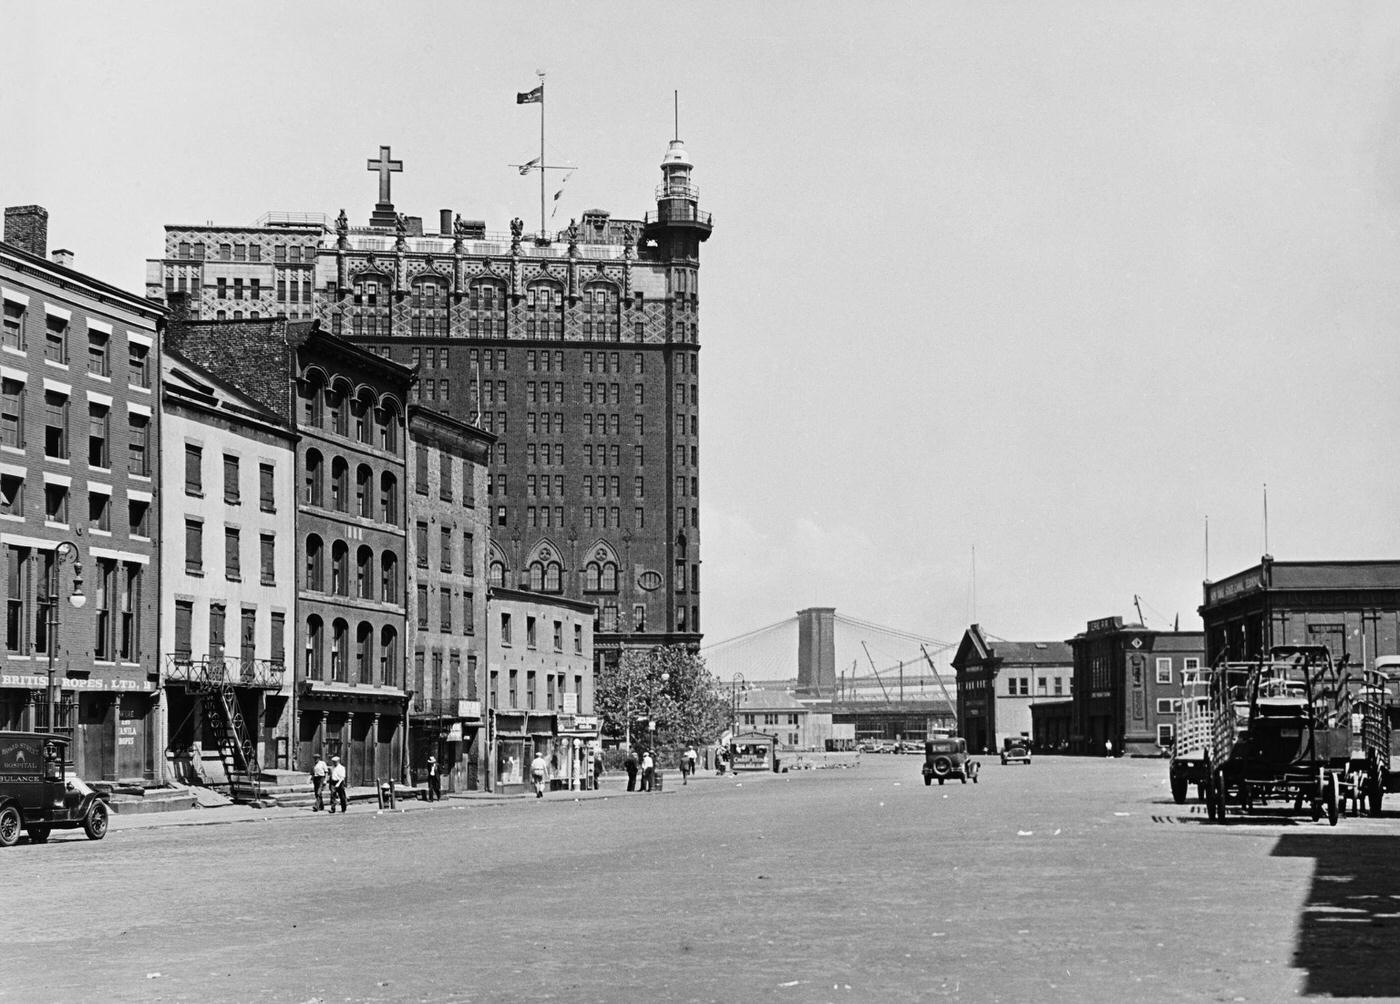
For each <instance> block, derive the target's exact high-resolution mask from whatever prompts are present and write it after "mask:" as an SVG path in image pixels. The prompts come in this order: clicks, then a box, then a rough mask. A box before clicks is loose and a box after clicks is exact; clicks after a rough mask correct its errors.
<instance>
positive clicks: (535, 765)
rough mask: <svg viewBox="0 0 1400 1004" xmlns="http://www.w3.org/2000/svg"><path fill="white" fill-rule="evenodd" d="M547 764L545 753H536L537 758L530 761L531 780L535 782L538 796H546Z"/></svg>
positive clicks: (536, 795)
mask: <svg viewBox="0 0 1400 1004" xmlns="http://www.w3.org/2000/svg"><path fill="white" fill-rule="evenodd" d="M546 766H547V764H546V763H545V762H544V754H543V753H536V754H535V759H533V760H531V761H530V780H532V781H534V782H535V797H536V798H544V769H545V767H546Z"/></svg>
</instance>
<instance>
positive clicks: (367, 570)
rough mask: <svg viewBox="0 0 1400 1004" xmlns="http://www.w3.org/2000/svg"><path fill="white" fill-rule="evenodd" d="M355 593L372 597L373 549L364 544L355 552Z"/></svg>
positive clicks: (366, 598) (369, 598)
mask: <svg viewBox="0 0 1400 1004" xmlns="http://www.w3.org/2000/svg"><path fill="white" fill-rule="evenodd" d="M355 595H356V596H358V597H359V598H360V599H362V600H372V599H374V551H373V550H371V549H370V548H369V547H365V546H361V547H360V549H359V550H358V551H356V552H355Z"/></svg>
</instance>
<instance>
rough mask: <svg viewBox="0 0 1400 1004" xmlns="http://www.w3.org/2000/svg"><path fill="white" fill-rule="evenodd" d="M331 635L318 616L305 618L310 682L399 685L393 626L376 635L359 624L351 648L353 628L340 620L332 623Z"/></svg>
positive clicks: (366, 624) (396, 635) (369, 626)
mask: <svg viewBox="0 0 1400 1004" xmlns="http://www.w3.org/2000/svg"><path fill="white" fill-rule="evenodd" d="M329 635H330V637H329V638H327V630H326V624H325V621H324V620H323V619H322V618H321V617H320V615H319V614H312V615H311V616H309V617H307V618H306V676H307V679H310V680H326V679H329V680H330V681H331V682H333V683H362V684H369V685H379V686H384V687H397V686H398V685H399V672H398V661H399V633H398V632H397V631H396V630H394V628H393V627H392V626H391V625H388V624H386V625H384V626H383V627H382V628H380V629H379V631H378V633H377V634H376V632H375V630H374V625H373V624H371V623H370V622H369V621H360V622H359V623H358V624H357V625H356V626H355V634H354V639H353V646H352V640H351V635H350V624H349V623H348V622H347V621H346V620H345V619H344V618H341V617H337V618H336V619H335V620H333V621H332V622H331V626H330V631H329ZM328 654H329V656H330V661H329V665H327V659H326V657H327V655H328ZM328 672H329V675H328Z"/></svg>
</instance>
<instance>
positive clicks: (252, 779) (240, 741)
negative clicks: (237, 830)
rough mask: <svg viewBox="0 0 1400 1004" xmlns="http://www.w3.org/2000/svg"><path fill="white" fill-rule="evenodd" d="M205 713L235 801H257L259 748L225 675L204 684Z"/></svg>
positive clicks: (260, 788)
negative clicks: (217, 745)
mask: <svg viewBox="0 0 1400 1004" xmlns="http://www.w3.org/2000/svg"><path fill="white" fill-rule="evenodd" d="M204 713H205V715H206V716H207V717H208V719H209V726H210V728H211V729H212V730H213V732H214V734H215V735H216V736H217V737H218V742H219V758H220V759H221V760H222V761H223V764H224V773H225V774H226V775H227V776H228V781H229V796H230V797H231V798H233V800H234V801H256V800H257V799H260V798H261V797H262V765H261V764H259V763H258V748H257V745H256V744H255V743H254V742H253V739H252V736H251V735H250V734H249V732H248V726H247V723H246V722H244V720H243V713H242V712H241V711H239V710H238V698H237V696H236V695H235V693H234V689H233V684H231V683H229V682H228V679H227V677H225V676H222V675H221V676H220V677H219V678H218V679H214V680H209V681H208V682H207V683H206V684H205V686H204Z"/></svg>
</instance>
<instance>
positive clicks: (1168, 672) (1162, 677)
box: [1157, 656, 1172, 683]
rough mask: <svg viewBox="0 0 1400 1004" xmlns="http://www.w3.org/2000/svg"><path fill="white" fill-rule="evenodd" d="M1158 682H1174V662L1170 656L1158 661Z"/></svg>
mask: <svg viewBox="0 0 1400 1004" xmlns="http://www.w3.org/2000/svg"><path fill="white" fill-rule="evenodd" d="M1157 682H1158V683H1171V682H1172V660H1171V657H1170V656H1168V657H1166V658H1162V659H1158V660H1157Z"/></svg>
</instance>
